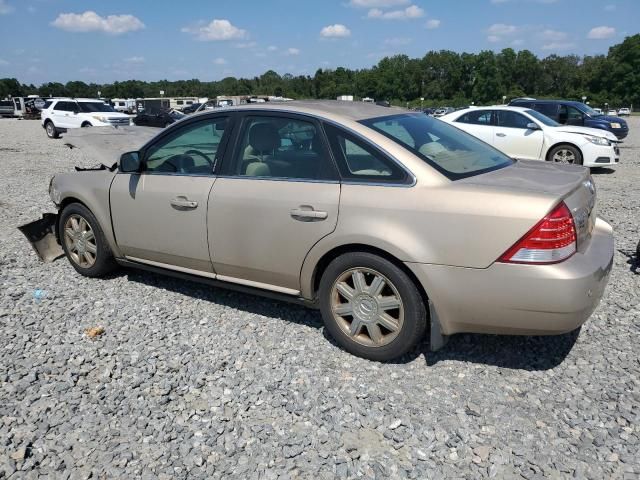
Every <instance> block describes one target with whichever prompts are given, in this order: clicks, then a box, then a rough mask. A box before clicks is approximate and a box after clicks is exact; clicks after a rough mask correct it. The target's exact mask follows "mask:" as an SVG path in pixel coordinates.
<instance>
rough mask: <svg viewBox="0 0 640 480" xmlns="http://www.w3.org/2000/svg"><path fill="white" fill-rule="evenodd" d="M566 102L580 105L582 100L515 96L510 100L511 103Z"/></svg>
mask: <svg viewBox="0 0 640 480" xmlns="http://www.w3.org/2000/svg"><path fill="white" fill-rule="evenodd" d="M524 102H526V103H567V104H571V105H582V104H583V103H582V102H578V101H577V100H553V99H549V98H547V99H537V98H517V99H515V100H512V101H511V103H524Z"/></svg>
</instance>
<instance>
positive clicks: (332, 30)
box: [320, 23, 351, 38]
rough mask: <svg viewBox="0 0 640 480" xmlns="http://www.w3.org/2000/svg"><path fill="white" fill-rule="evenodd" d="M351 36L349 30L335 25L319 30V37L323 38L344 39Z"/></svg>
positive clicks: (340, 25) (337, 24)
mask: <svg viewBox="0 0 640 480" xmlns="http://www.w3.org/2000/svg"><path fill="white" fill-rule="evenodd" d="M349 35H351V30H349V29H348V28H347V27H345V26H344V25H342V24H341V23H336V24H334V25H328V26H326V27H324V28H323V29H322V30H320V36H322V37H325V38H344V37H348V36H349Z"/></svg>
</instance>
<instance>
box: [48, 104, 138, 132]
mask: <svg viewBox="0 0 640 480" xmlns="http://www.w3.org/2000/svg"><path fill="white" fill-rule="evenodd" d="M41 118H42V126H43V127H44V129H45V131H46V132H47V136H48V137H49V138H58V135H59V134H60V133H64V132H66V131H67V129H69V128H80V127H107V126H125V125H131V118H130V117H129V116H128V115H125V114H124V113H120V112H116V111H115V110H114V109H113V107H111V105H107V104H106V103H104V102H103V101H102V100H97V99H90V98H57V99H55V100H54V101H53V102H51V105H49V106H48V107H47V108H46V109H44V110H42V113H41Z"/></svg>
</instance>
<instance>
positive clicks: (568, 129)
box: [553, 125, 618, 142]
mask: <svg viewBox="0 0 640 480" xmlns="http://www.w3.org/2000/svg"><path fill="white" fill-rule="evenodd" d="M553 129H554V131H556V132H563V133H575V134H578V135H592V136H594V137H604V138H606V139H607V140H611V141H614V142H617V141H618V137H616V136H615V135H614V134H613V133H611V132H610V131H608V130H602V129H600V128H590V127H579V126H576V125H562V126H559V127H553Z"/></svg>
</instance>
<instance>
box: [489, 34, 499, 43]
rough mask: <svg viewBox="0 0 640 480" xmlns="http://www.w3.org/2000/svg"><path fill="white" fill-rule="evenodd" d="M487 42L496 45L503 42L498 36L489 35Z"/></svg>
mask: <svg viewBox="0 0 640 480" xmlns="http://www.w3.org/2000/svg"><path fill="white" fill-rule="evenodd" d="M487 40H489V41H490V42H491V43H496V42H499V41H500V40H502V38H501V37H499V36H497V35H489V36H488V37H487Z"/></svg>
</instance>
